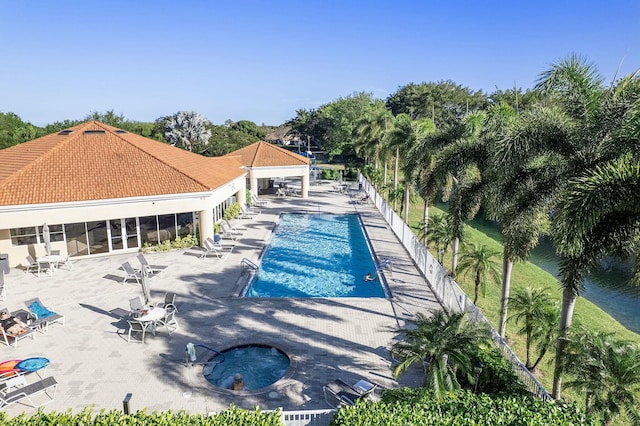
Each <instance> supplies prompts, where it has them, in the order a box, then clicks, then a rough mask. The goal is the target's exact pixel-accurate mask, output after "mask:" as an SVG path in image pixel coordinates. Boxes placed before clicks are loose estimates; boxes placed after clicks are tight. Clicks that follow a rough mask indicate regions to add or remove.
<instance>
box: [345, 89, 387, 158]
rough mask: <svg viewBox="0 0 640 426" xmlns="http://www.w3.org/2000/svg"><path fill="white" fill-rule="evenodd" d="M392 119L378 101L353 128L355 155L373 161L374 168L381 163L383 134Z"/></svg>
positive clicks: (382, 104)
mask: <svg viewBox="0 0 640 426" xmlns="http://www.w3.org/2000/svg"><path fill="white" fill-rule="evenodd" d="M392 118H393V116H392V115H391V112H390V111H389V110H387V109H386V108H385V107H384V103H382V102H381V101H380V103H376V104H374V106H373V109H372V111H367V112H366V113H365V114H364V115H363V117H362V118H361V119H360V120H359V121H358V122H357V123H356V126H355V136H356V144H355V147H354V148H355V152H356V155H359V156H360V155H362V156H364V157H365V160H366V159H368V160H370V161H373V163H374V165H375V167H376V168H378V167H379V163H380V161H381V154H382V141H383V139H384V134H385V132H386V131H387V128H388V123H389V122H390V121H391V120H392Z"/></svg>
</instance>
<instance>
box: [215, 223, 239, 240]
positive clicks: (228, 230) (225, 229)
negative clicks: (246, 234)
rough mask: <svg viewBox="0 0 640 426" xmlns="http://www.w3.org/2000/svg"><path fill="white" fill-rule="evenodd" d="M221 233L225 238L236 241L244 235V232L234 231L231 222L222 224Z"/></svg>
mask: <svg viewBox="0 0 640 426" xmlns="http://www.w3.org/2000/svg"><path fill="white" fill-rule="evenodd" d="M220 231H221V232H222V236H223V237H224V238H229V239H231V240H234V241H235V240H236V239H237V238H238V237H239V236H241V235H242V234H243V233H242V231H238V230H235V229H233V228H232V227H231V225H229V222H226V221H223V222H220Z"/></svg>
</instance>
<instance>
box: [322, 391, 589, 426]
mask: <svg viewBox="0 0 640 426" xmlns="http://www.w3.org/2000/svg"><path fill="white" fill-rule="evenodd" d="M330 424H331V425H333V426H343V425H344V426H347V425H349V426H351V425H359V426H362V425H418V424H420V425H459V426H464V425H469V426H471V425H474V426H475V425H492V426H495V425H497V426H500V425H512V426H518V425H554V426H562V425H567V426H568V425H594V426H595V425H596V424H597V422H596V421H595V419H594V418H592V417H590V416H588V415H586V414H585V413H584V412H582V411H581V410H579V409H578V408H577V407H576V406H575V405H567V404H557V403H552V402H543V401H542V400H540V399H537V398H533V397H527V396H501V397H496V398H492V397H491V396H489V395H484V394H473V393H471V392H469V391H465V390H458V391H455V392H445V393H441V394H436V393H435V392H433V391H431V390H429V389H424V388H420V389H409V388H404V389H392V390H387V391H385V392H384V393H383V396H382V401H380V402H367V401H364V402H363V401H358V403H357V404H356V405H355V406H351V407H344V408H341V409H340V410H338V412H337V413H336V415H335V416H334V417H333V420H332V421H331V423H330Z"/></svg>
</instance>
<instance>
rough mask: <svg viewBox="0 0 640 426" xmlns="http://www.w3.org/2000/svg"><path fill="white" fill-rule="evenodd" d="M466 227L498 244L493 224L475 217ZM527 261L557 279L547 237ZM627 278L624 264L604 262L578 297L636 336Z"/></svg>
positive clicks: (635, 296)
mask: <svg viewBox="0 0 640 426" xmlns="http://www.w3.org/2000/svg"><path fill="white" fill-rule="evenodd" d="M478 216H480V215H478ZM470 225H471V226H472V227H474V228H476V229H478V230H479V231H481V232H484V233H486V234H487V235H489V236H490V237H492V238H493V239H495V240H497V241H501V240H502V236H501V234H500V231H499V229H498V226H497V224H496V223H495V222H492V221H488V220H485V219H483V218H481V217H478V218H476V219H474V220H473V221H471V223H470ZM529 261H530V262H531V263H533V264H534V265H536V266H538V267H540V268H541V269H543V270H545V271H547V272H549V273H550V274H552V275H554V276H555V277H558V256H557V255H556V253H555V250H554V248H553V244H552V242H551V240H550V239H549V238H548V237H543V238H542V239H541V240H540V243H539V244H538V246H537V247H536V248H535V249H534V250H533V251H532V252H531V256H530V257H529ZM630 277H631V269H630V267H629V266H628V265H625V264H624V262H621V261H619V260H615V259H605V260H603V262H602V263H601V265H600V267H599V268H597V269H596V270H595V271H594V272H593V273H592V274H591V275H589V276H588V277H586V278H585V280H584V286H585V291H584V293H583V294H582V296H583V297H584V298H585V299H587V300H588V301H590V302H591V303H593V304H595V305H597V306H598V307H599V308H600V309H602V310H603V311H605V312H607V313H608V314H609V315H611V316H612V317H613V318H615V319H616V321H618V322H619V323H620V324H622V325H623V326H625V327H626V328H627V329H629V330H631V331H633V332H635V333H639V334H640V287H635V286H632V285H630V284H629V278H630Z"/></svg>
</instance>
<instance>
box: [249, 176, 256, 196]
mask: <svg viewBox="0 0 640 426" xmlns="http://www.w3.org/2000/svg"><path fill="white" fill-rule="evenodd" d="M249 176H250V178H249V188H251V192H253V193H254V194H256V197H257V196H258V178H257V177H253V173H250V175H249Z"/></svg>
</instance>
